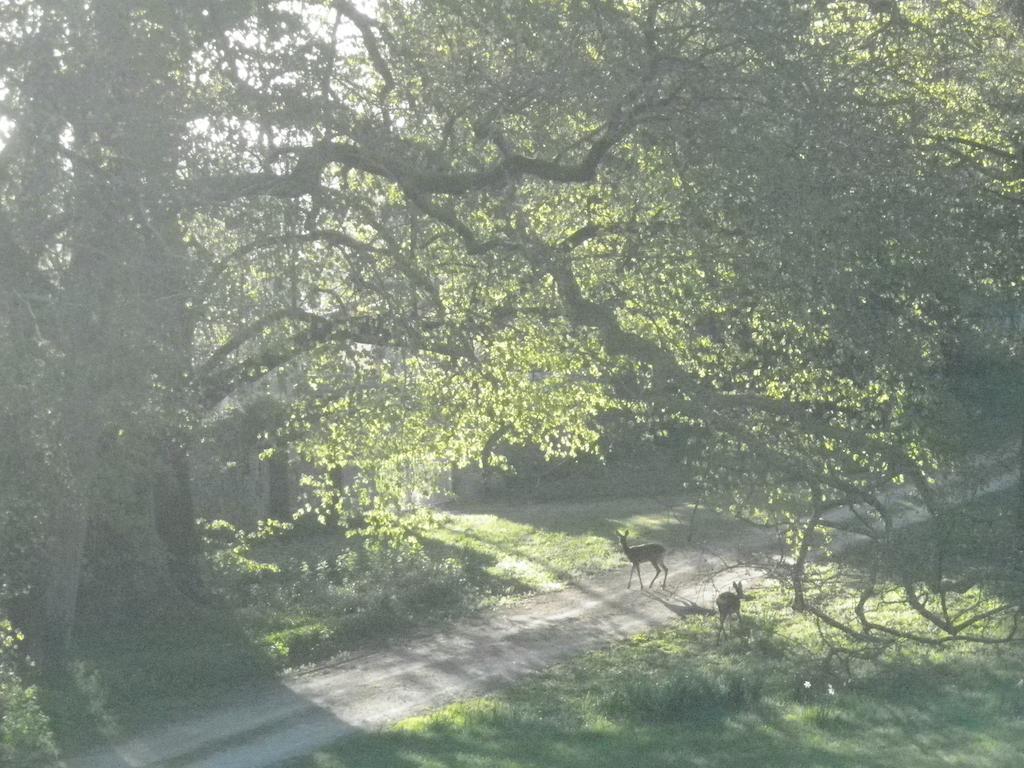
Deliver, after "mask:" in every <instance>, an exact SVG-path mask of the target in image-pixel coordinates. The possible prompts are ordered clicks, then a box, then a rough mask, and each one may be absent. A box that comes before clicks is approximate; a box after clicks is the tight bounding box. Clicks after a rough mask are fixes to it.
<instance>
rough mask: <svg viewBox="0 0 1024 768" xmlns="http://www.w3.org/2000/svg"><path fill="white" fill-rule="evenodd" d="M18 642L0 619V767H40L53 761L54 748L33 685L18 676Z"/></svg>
mask: <svg viewBox="0 0 1024 768" xmlns="http://www.w3.org/2000/svg"><path fill="white" fill-rule="evenodd" d="M20 641H21V635H20V634H18V633H17V632H16V631H15V630H14V629H13V628H12V627H11V625H10V622H8V621H6V620H5V619H0V768H42V766H50V765H55V764H56V760H57V750H56V747H55V746H54V741H53V734H52V733H51V732H50V722H49V719H48V718H47V717H46V715H45V714H43V711H42V710H41V709H40V708H39V703H38V701H37V700H36V690H35V688H34V687H30V686H26V685H24V684H23V683H22V681H21V678H20V676H19V675H18V671H17V666H16V663H15V662H16V654H17V648H18V643H19V642H20Z"/></svg>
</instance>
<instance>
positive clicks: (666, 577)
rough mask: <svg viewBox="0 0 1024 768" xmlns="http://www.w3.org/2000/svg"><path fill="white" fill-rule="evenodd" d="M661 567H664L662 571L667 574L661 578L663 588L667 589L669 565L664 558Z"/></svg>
mask: <svg viewBox="0 0 1024 768" xmlns="http://www.w3.org/2000/svg"><path fill="white" fill-rule="evenodd" d="M661 568H662V571H663V572H664V574H665V575H664V576H663V577H662V579H661V588H662V589H665V585H666V583H667V582H668V566H667V565H665V561H664V560H662V561H661Z"/></svg>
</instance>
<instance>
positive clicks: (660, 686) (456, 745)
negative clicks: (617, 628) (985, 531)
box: [290, 593, 1024, 768]
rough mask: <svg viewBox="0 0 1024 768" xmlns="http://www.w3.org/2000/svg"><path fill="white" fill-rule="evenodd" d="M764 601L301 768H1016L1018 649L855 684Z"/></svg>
mask: <svg viewBox="0 0 1024 768" xmlns="http://www.w3.org/2000/svg"><path fill="white" fill-rule="evenodd" d="M758 603H759V604H760V605H759V607H758V610H756V611H751V613H752V614H754V615H753V616H752V617H751V618H749V619H748V620H747V627H746V632H745V633H737V634H736V635H735V636H733V637H731V638H728V639H726V640H725V641H724V642H723V643H722V644H721V645H716V643H715V637H714V634H715V633H714V623H713V621H712V620H710V619H704V618H693V619H691V620H689V621H687V622H685V623H681V624H680V625H678V626H676V627H674V628H672V629H669V630H665V631H662V632H659V633H656V634H652V635H648V636H643V637H640V638H637V639H635V640H633V641H632V642H629V643H624V644H621V645H618V646H616V647H613V648H612V649H610V650H608V651H604V652H599V653H592V654H589V655H586V656H584V657H581V658H579V659H577V660H575V661H573V662H571V663H569V664H566V665H564V666H561V667H558V668H556V669H554V670H551V671H550V672H548V673H546V674H544V675H540V676H537V677H535V678H533V679H531V680H529V681H528V682H526V683H524V684H522V685H519V686H517V687H515V688H513V689H511V690H509V691H507V692H506V693H504V694H502V695H500V696H496V697H492V698H486V699H479V700H473V701H469V702H464V703H460V704H457V705H454V706H451V707H449V708H447V709H444V710H442V711H440V712H438V713H436V714H433V715H431V716H429V717H425V718H417V719H412V720H409V721H406V722H403V723H401V724H399V725H398V726H397V727H395V728H393V729H391V730H388V731H386V732H384V733H379V734H366V735H362V736H359V737H356V738H352V739H349V740H346V741H344V742H343V743H341V744H339V745H338V746H337V747H336V748H335V749H333V750H330V751H327V752H323V753H320V754H318V755H316V756H314V757H311V758H305V759H302V760H297V761H294V762H293V763H291V764H290V768H314V767H315V768H375V766H381V767H382V768H383V767H384V766H387V767H388V768H441V766H444V767H445V768H550V767H551V766H559V768H604V767H605V766H607V767H608V768H622V767H623V766H626V767H629V768H632V767H633V766H645V767H647V768H650V767H655V766H665V767H666V768H668V767H669V766H671V767H672V768H679V767H680V766H692V767H693V768H698V767H700V768H738V767H741V766H751V767H752V768H774V767H775V766H778V767H779V768H819V767H820V768H847V767H848V768H871V767H877V768H893V767H894V766H900V767H901V768H933V767H934V766H939V765H942V766H963V768H1012V767H1015V766H1019V765H1021V754H1022V753H1024V718H1022V715H1024V682H1021V678H1022V677H1024V672H1022V662H1024V654H1022V653H1021V651H1020V650H1019V649H1013V650H1008V649H991V648H987V649H978V648H952V647H951V648H948V649H946V650H944V651H928V652H925V651H921V650H917V651H914V652H913V653H907V654H905V655H901V656H896V657H893V658H890V659H888V660H886V661H884V662H878V663H872V664H868V663H866V662H863V663H861V666H860V668H859V669H858V670H857V671H856V673H855V674H854V675H853V677H852V678H851V677H850V676H848V674H847V671H844V672H843V673H842V674H840V673H838V672H837V671H835V670H827V669H824V668H823V667H822V663H821V662H820V659H821V658H822V655H823V654H822V651H823V649H822V648H820V647H818V646H817V640H816V634H815V632H814V629H813V627H812V626H811V625H810V622H808V621H806V620H803V619H799V618H793V617H791V616H790V615H789V614H788V613H786V611H785V608H784V597H783V596H781V595H775V596H771V595H767V594H764V593H762V594H760V595H759V596H758ZM783 616H785V617H786V618H780V617H783ZM830 686H831V688H830Z"/></svg>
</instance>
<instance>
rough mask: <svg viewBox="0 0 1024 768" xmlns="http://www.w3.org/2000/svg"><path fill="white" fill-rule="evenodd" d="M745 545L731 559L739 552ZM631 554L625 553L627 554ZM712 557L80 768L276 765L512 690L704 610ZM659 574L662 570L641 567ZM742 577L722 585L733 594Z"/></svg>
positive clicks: (432, 644)
mask: <svg viewBox="0 0 1024 768" xmlns="http://www.w3.org/2000/svg"><path fill="white" fill-rule="evenodd" d="M735 555H736V550H735V549H734V550H733V551H732V552H729V553H726V556H728V557H734V556H735ZM623 559H625V558H623ZM718 561H719V558H718V557H715V558H708V557H707V556H706V555H705V554H702V553H700V552H697V551H687V550H681V551H675V552H670V553H669V555H668V557H667V558H666V562H667V564H668V566H669V568H670V570H671V572H670V575H669V578H668V587H667V589H662V588H660V587H659V588H655V589H645V590H643V591H642V592H641V591H640V590H639V589H638V588H637V586H636V583H635V580H634V584H633V588H632V589H631V590H628V591H627V590H626V589H625V586H626V579H627V576H628V573H629V568H628V566H627V564H624V565H623V567H622V568H621V569H620V570H617V571H613V572H609V573H604V574H601V575H598V576H595V577H593V578H590V579H587V580H585V581H583V582H581V583H579V584H576V585H574V586H572V587H569V588H567V589H564V590H561V591H558V592H550V593H546V594H542V595H538V596H536V597H532V598H529V599H526V600H523V601H522V602H520V603H517V604H516V605H514V606H511V607H507V608H501V609H497V610H494V611H489V612H485V613H483V614H480V615H478V616H476V617H474V618H471V619H468V620H465V621H461V622H458V623H456V624H454V625H453V626H451V627H450V628H447V629H445V630H443V631H440V632H438V633H436V634H433V635H430V636H426V637H421V638H414V639H410V640H408V641H404V642H403V643H402V644H401V645H396V646H395V647H393V648H388V649H386V650H381V651H377V652H373V653H369V654H366V655H364V656H360V657H359V658H354V659H348V660H345V661H340V662H337V663H334V664H327V665H324V666H321V667H318V668H316V669H314V670H311V671H308V672H304V673H300V674H292V675H287V676H285V677H284V678H282V679H281V680H279V681H278V682H277V683H276V684H274V685H266V686H260V687H255V688H252V689H249V690H245V691H239V692H238V693H237V695H235V696H233V697H232V699H233V701H232V703H230V704H228V705H226V706H222V707H220V708H218V709H216V710H213V711H208V712H202V713H196V715H195V717H193V718H189V719H187V720H184V721H180V722H174V723H170V724H166V725H164V726H161V727H160V728H159V729H155V730H152V731H150V732H147V733H143V734H141V735H139V736H137V737H135V738H132V739H129V740H127V741H125V742H123V743H121V744H118V745H116V746H114V747H111V748H108V749H105V750H103V751H98V752H94V753H90V754H86V755H83V756H80V757H77V758H74V759H71V760H68V761H67V762H66V763H65V764H66V765H67V766H68V768H266V767H267V766H273V765H276V764H278V763H280V762H281V761H283V760H286V759H288V758H292V757H296V756H299V755H304V754H309V753H311V752H313V751H315V750H317V749H319V748H321V747H325V746H327V745H329V744H331V743H332V742H334V741H337V740H338V739H340V738H342V737H344V736H346V735H347V734H350V733H352V732H353V731H356V730H370V731H374V730H379V729H381V728H384V727H387V726H389V725H392V724H393V723H396V722H398V721H399V720H402V719H405V718H407V717H410V716H413V715H419V714H424V713H426V712H429V711H431V710H434V709H437V708H438V707H441V706H444V705H445V704H449V703H452V702H455V701H458V700H461V699H465V698H468V697H472V696H478V695H481V694H485V693H488V692H492V691H495V690H497V689H499V688H501V687H504V686H506V685H508V684H510V683H512V682H514V681H516V680H518V679H520V678H522V677H523V676H525V675H528V674H530V673H533V672H539V671H541V670H543V669H546V668H547V667H550V666H551V665H553V664H556V663H558V662H560V661H563V660H566V659H568V658H570V657H572V656H575V655H577V654H580V653H582V652H585V651H588V650H591V649H595V648H599V647H602V646H606V645H608V644H609V643H611V642H613V641H616V640H621V639H624V638H628V637H631V636H633V635H636V634H638V633H640V632H643V631H646V630H649V629H652V628H655V627H659V626H662V625H664V624H667V623H669V622H671V621H673V620H674V619H677V618H679V617H680V616H686V615H692V614H694V613H702V612H705V611H706V610H707V606H709V605H711V604H712V603H713V601H714V597H715V594H716V593H715V590H714V587H712V586H711V585H709V584H708V583H707V581H706V574H707V572H708V568H709V566H714V565H715V563H716V562H718ZM641 568H642V569H643V574H644V576H645V578H650V575H651V573H652V569H651V566H650V565H647V564H644V565H642V566H641ZM734 576H735V574H728V575H723V576H721V577H719V578H718V579H717V581H718V584H719V586H720V588H723V589H724V588H725V587H726V586H727V585H728V584H729V583H730V579H731V578H733V577H734Z"/></svg>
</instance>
